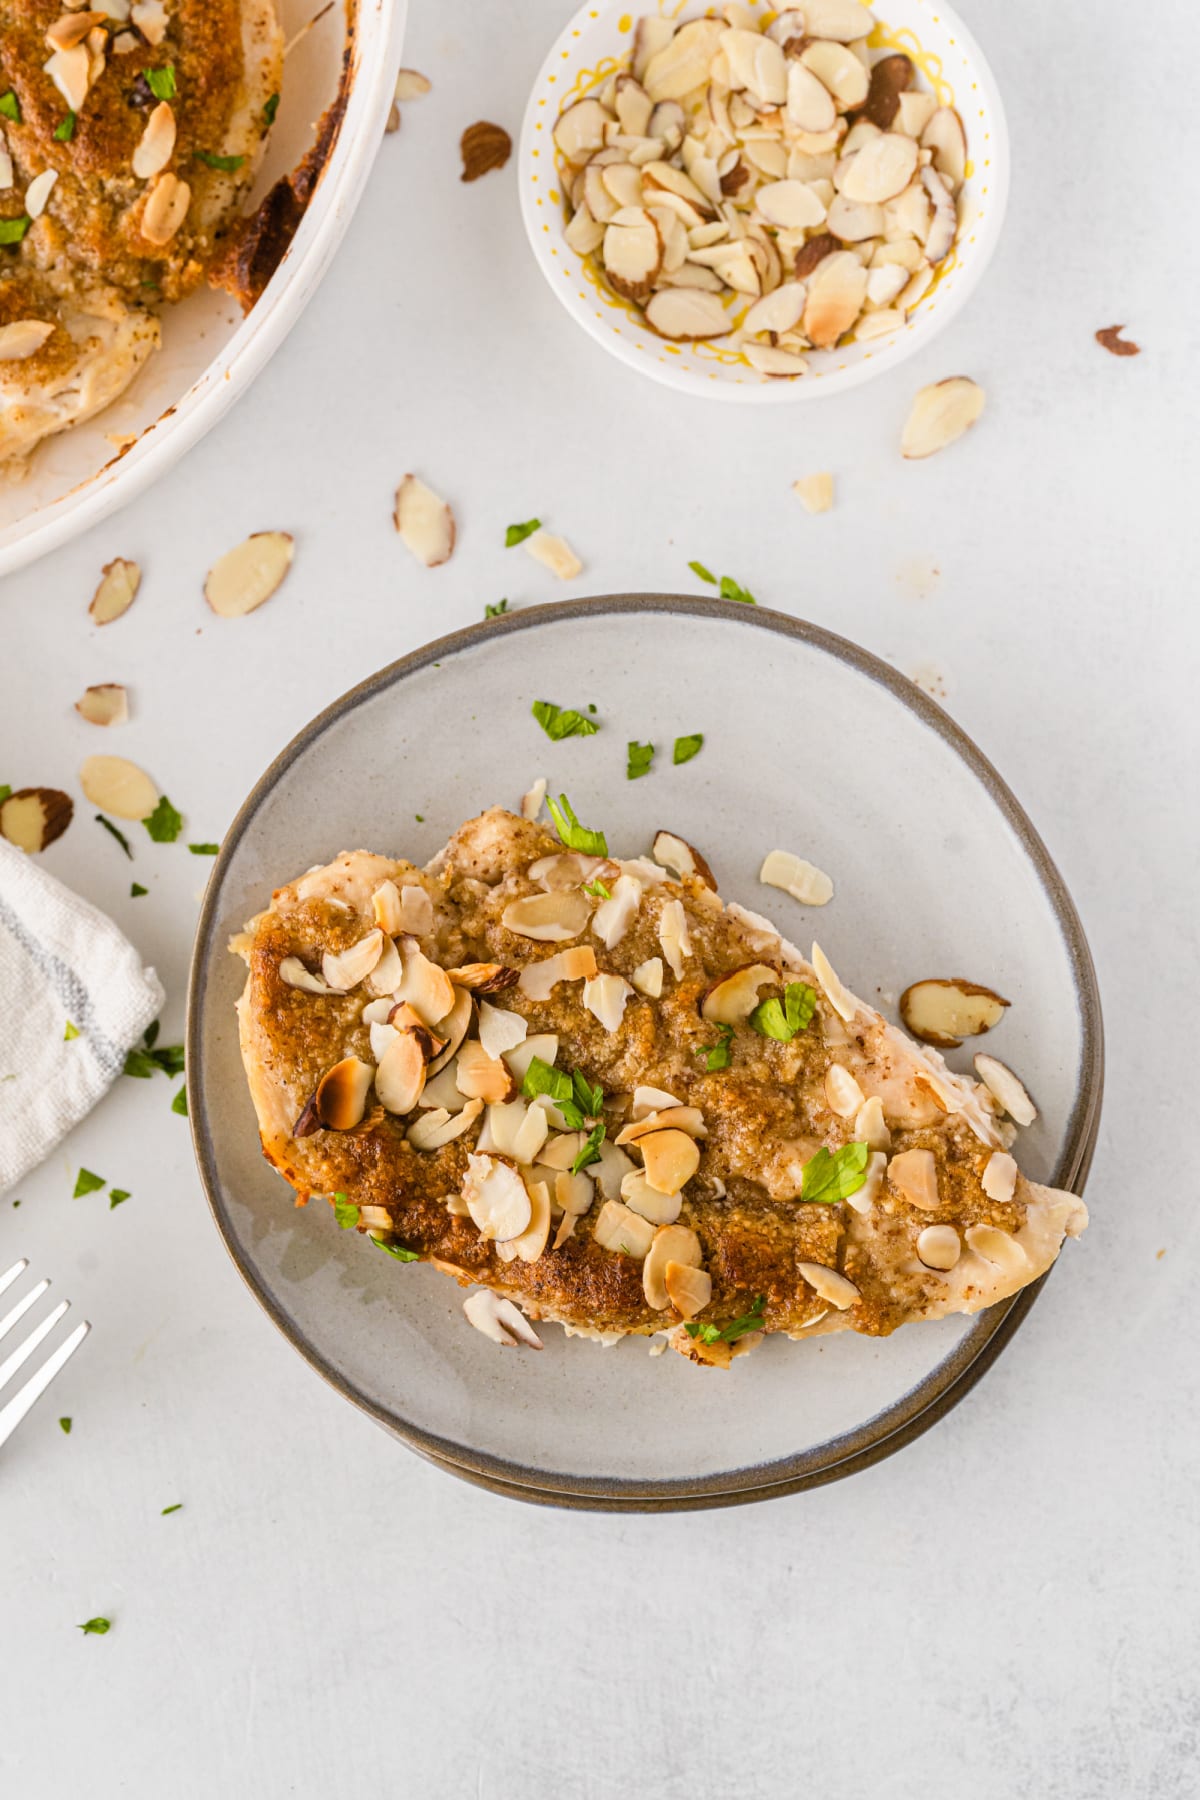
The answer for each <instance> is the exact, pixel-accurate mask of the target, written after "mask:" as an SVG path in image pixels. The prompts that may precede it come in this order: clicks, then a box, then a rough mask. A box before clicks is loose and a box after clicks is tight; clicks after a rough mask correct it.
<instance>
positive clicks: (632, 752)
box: [625, 738, 654, 781]
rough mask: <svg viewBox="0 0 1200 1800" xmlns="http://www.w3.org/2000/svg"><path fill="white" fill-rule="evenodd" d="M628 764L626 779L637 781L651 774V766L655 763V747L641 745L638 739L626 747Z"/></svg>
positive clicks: (631, 741) (634, 739)
mask: <svg viewBox="0 0 1200 1800" xmlns="http://www.w3.org/2000/svg"><path fill="white" fill-rule="evenodd" d="M625 750H626V755H627V757H628V762H627V764H626V767H625V779H626V780H627V781H636V780H637V778H638V776H639V775H648V774H649V773H650V764H651V763H652V762H653V761H654V745H653V744H639V743H638V741H637V739H636V738H633V739H631V740H630V742H629V743H628V744H627V745H626V746H625Z"/></svg>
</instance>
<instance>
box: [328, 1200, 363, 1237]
mask: <svg viewBox="0 0 1200 1800" xmlns="http://www.w3.org/2000/svg"><path fill="white" fill-rule="evenodd" d="M333 1216H334V1218H335V1219H336V1220H337V1222H338V1225H339V1227H340V1228H341V1230H342V1231H349V1230H350V1228H351V1227H352V1226H354V1225H357V1224H358V1208H357V1206H355V1204H354V1202H353V1200H351V1199H349V1198H348V1197H347V1195H345V1194H335V1195H334V1196H333Z"/></svg>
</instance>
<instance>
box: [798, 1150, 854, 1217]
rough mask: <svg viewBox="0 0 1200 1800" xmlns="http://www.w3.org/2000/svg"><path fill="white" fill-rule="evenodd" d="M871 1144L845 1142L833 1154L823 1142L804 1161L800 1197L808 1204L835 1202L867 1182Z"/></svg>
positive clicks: (847, 1197)
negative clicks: (809, 1158)
mask: <svg viewBox="0 0 1200 1800" xmlns="http://www.w3.org/2000/svg"><path fill="white" fill-rule="evenodd" d="M870 1156H871V1146H870V1144H843V1145H842V1147H841V1149H840V1150H835V1151H834V1153H833V1155H832V1156H831V1155H830V1154H829V1152H828V1150H826V1149H825V1148H824V1146H822V1148H821V1149H820V1150H818V1151H817V1154H816V1155H815V1156H814V1157H813V1158H812V1161H811V1162H806V1163H805V1165H804V1173H803V1175H802V1176H801V1178H800V1199H801V1201H802V1202H803V1204H804V1205H805V1206H836V1205H837V1203H838V1201H839V1200H848V1199H849V1198H850V1196H851V1194H857V1192H858V1190H859V1188H860V1187H864V1186H865V1185H866V1180H867V1163H868V1162H869V1160H870Z"/></svg>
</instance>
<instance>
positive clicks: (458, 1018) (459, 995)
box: [429, 987, 475, 1077]
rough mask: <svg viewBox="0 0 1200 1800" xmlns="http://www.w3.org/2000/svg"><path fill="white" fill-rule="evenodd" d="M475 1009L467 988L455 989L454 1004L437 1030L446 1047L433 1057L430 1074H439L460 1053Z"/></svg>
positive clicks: (437, 1025)
mask: <svg viewBox="0 0 1200 1800" xmlns="http://www.w3.org/2000/svg"><path fill="white" fill-rule="evenodd" d="M474 1011H475V1003H474V1001H473V1000H472V998H471V996H470V994H469V993H468V992H467V990H466V988H458V987H456V988H455V989H454V1004H453V1005H452V1006H451V1007H450V1010H449V1011H448V1012H447V1013H446V1015H445V1017H444V1018H441V1019H439V1020H438V1021H437V1024H436V1026H435V1028H434V1029H435V1031H436V1033H437V1036H438V1037H440V1038H442V1039H444V1041H445V1049H443V1050H440V1051H439V1052H438V1054H437V1055H436V1056H435V1057H433V1058H431V1060H430V1064H429V1075H430V1076H431V1077H432V1076H434V1075H438V1074H440V1073H441V1071H442V1070H443V1069H445V1068H447V1067H448V1066H449V1065H450V1063H451V1062H452V1061H453V1060H454V1058H455V1056H457V1054H458V1050H459V1046H460V1045H461V1043H462V1041H463V1039H464V1038H465V1037H466V1035H467V1032H468V1030H469V1029H470V1025H471V1019H472V1016H473V1014H474Z"/></svg>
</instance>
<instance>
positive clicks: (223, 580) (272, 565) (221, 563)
mask: <svg viewBox="0 0 1200 1800" xmlns="http://www.w3.org/2000/svg"><path fill="white" fill-rule="evenodd" d="M295 552H296V542H295V539H294V538H293V537H292V534H291V532H289V531H255V532H253V533H252V534H251V536H250V537H248V538H244V539H243V540H242V542H241V543H240V544H235V545H234V547H233V549H232V550H227V551H226V552H225V554H224V556H220V557H218V558H217V560H216V562H215V563H214V564H213V566H212V568H211V569H210V570H209V571H208V574H207V575H206V576H205V578H204V598H205V599H206V600H207V601H208V604H209V605H210V606H211V607H212V609H213V611H214V612H215V613H216V614H217V615H218V617H219V618H222V619H240V618H242V617H243V616H244V615H245V614H246V613H250V612H253V611H254V610H255V608H256V607H259V606H261V605H262V604H263V602H264V601H265V600H269V599H270V598H271V595H272V594H273V593H274V592H275V590H276V589H277V588H278V587H279V585H280V583H281V582H282V581H283V578H284V576H285V575H286V574H287V572H288V570H289V569H290V568H291V566H292V557H293V556H294V555H295Z"/></svg>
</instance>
